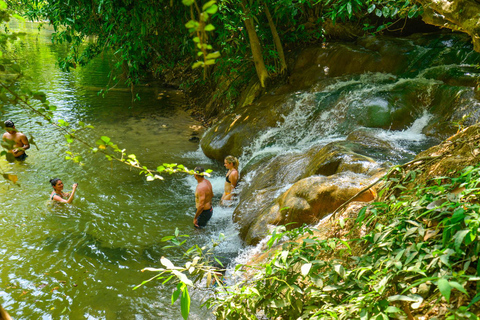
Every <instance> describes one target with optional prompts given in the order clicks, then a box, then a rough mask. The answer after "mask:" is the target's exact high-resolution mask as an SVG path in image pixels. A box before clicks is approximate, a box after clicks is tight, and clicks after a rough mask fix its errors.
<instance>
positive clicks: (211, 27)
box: [205, 24, 215, 31]
mask: <svg viewBox="0 0 480 320" xmlns="http://www.w3.org/2000/svg"><path fill="white" fill-rule="evenodd" d="M213 30H215V27H214V25H213V24H207V25H206V26H205V31H213Z"/></svg>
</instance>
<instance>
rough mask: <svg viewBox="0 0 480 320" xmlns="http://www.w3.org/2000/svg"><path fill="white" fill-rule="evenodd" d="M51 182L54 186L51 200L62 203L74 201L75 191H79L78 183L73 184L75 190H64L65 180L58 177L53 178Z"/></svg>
mask: <svg viewBox="0 0 480 320" xmlns="http://www.w3.org/2000/svg"><path fill="white" fill-rule="evenodd" d="M50 184H51V185H52V187H53V191H52V194H51V195H50V200H52V201H58V202H62V203H72V201H73V196H74V195H75V191H77V186H78V183H74V184H73V190H72V191H71V192H63V182H62V180H60V179H58V178H55V179H51V180H50Z"/></svg>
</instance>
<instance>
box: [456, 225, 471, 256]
mask: <svg viewBox="0 0 480 320" xmlns="http://www.w3.org/2000/svg"><path fill="white" fill-rule="evenodd" d="M469 232H470V230H469V229H468V230H461V231H458V232H457V233H456V234H455V236H454V237H453V238H454V239H455V251H456V252H458V253H461V252H462V250H460V246H461V245H462V243H463V239H464V238H465V236H466V235H467V234H468V233H469Z"/></svg>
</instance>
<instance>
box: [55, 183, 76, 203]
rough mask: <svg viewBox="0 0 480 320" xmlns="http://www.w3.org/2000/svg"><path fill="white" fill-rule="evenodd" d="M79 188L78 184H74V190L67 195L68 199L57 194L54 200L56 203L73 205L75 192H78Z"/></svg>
mask: <svg viewBox="0 0 480 320" xmlns="http://www.w3.org/2000/svg"><path fill="white" fill-rule="evenodd" d="M77 186H78V183H74V184H73V189H72V192H70V193H69V194H68V193H67V195H68V199H66V200H65V199H63V198H62V197H60V196H59V195H57V194H55V195H54V196H53V197H52V199H53V200H55V201H58V202H63V203H72V201H73V197H74V195H75V191H77Z"/></svg>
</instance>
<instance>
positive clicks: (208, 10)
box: [205, 4, 218, 14]
mask: <svg viewBox="0 0 480 320" xmlns="http://www.w3.org/2000/svg"><path fill="white" fill-rule="evenodd" d="M217 11H218V6H217V5H216V4H214V5H213V6H211V7H210V8H208V9H207V10H205V12H206V13H208V14H215V13H216V12H217Z"/></svg>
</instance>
